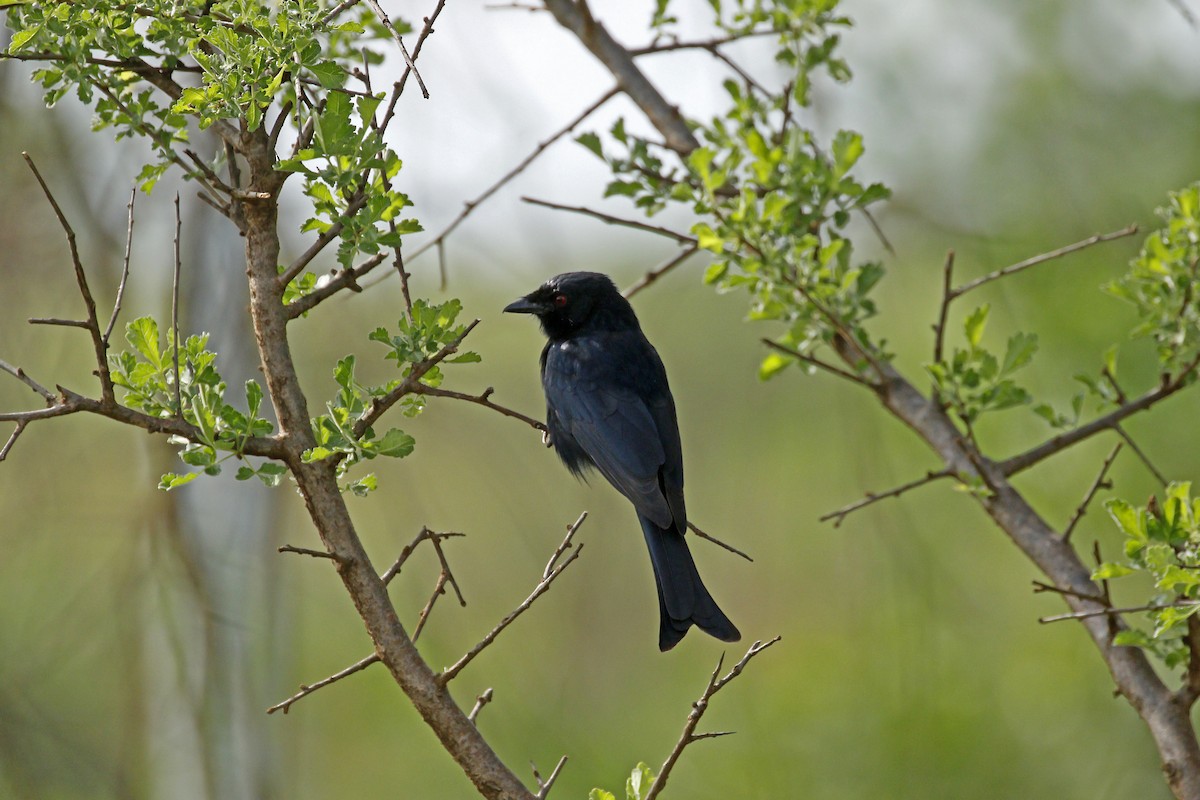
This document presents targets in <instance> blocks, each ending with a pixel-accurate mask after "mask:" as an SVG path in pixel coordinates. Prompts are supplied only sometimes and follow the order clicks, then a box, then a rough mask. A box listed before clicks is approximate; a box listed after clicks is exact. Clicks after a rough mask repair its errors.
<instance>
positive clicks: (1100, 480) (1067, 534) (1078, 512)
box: [1062, 442, 1166, 542]
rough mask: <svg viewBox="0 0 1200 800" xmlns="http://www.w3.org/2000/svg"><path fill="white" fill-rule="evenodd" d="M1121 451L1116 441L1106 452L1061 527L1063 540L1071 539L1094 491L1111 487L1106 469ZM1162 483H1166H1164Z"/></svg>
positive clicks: (1119, 444) (1093, 495)
mask: <svg viewBox="0 0 1200 800" xmlns="http://www.w3.org/2000/svg"><path fill="white" fill-rule="evenodd" d="M1120 452H1121V443H1120V442H1117V446H1116V447H1114V448H1113V449H1112V452H1111V453H1109V454H1108V458H1106V459H1104V465H1103V466H1101V467H1100V474H1098V475H1097V476H1096V480H1094V481H1092V485H1091V486H1090V487H1088V490H1087V494H1085V495H1084V496H1083V502H1081V503H1080V504H1079V507H1078V508H1076V509H1075V513H1074V514H1072V515H1071V519H1070V520H1069V521H1068V522H1067V527H1065V528H1064V529H1063V534H1062V538H1063V541H1064V542H1069V541H1070V540H1071V534H1072V533H1073V532H1074V531H1075V526H1076V525H1078V524H1079V520H1081V519H1083V515H1084V514H1086V513H1087V509H1088V506H1089V505H1091V502H1092V498H1094V497H1095V496H1096V492H1098V491H1100V490H1101V489H1111V488H1112V483H1111V482H1110V481H1106V480H1104V478H1105V476H1106V475H1108V469H1109V467H1111V466H1112V465H1113V461H1115V460H1116V458H1117V454H1118V453H1120ZM1163 485H1166V484H1165V483H1164V484H1163Z"/></svg>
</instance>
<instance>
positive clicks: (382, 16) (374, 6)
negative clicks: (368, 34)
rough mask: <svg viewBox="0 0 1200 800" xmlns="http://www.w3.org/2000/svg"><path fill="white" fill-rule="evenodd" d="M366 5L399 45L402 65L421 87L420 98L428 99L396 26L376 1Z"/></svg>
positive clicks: (367, 0)
mask: <svg viewBox="0 0 1200 800" xmlns="http://www.w3.org/2000/svg"><path fill="white" fill-rule="evenodd" d="M366 3H367V5H369V6H370V7H371V10H372V11H374V12H375V16H377V17H379V21H380V22H382V23H383V27H385V28H387V29H388V33H390V34H392V38H393V39H395V40H396V44H398V45H400V55H402V56H404V63H405V64H407V65H408V68H409V69H410V70H412V74H413V77H415V78H416V79H417V86H419V87H421V96H422V97H424V98H425V99H426V100H428V99H429V90H428V89H426V88H425V81H424V80H422V79H421V73H420V72H419V71H418V70H417V65H416V62H414V61H413V57H412V56H410V55H409V54H408V48H407V47H405V46H404V39H402V38H401V37H400V31H398V30H396V26H395V25H393V24H392V21H391V20H390V19H388V15H387V12H385V11H384V10H383V7H382V6H380V5H379V3H378V2H377V0H366Z"/></svg>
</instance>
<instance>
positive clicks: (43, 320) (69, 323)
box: [29, 317, 91, 331]
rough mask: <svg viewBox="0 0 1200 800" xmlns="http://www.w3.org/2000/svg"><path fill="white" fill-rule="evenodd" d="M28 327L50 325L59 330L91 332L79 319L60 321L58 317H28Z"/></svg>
mask: <svg viewBox="0 0 1200 800" xmlns="http://www.w3.org/2000/svg"><path fill="white" fill-rule="evenodd" d="M29 324H30V325H51V326H58V327H60V328H82V329H83V330H85V331H86V330H91V326H89V325H88V324H87V323H86V322H84V321H83V320H81V319H60V318H59V317H30V318H29Z"/></svg>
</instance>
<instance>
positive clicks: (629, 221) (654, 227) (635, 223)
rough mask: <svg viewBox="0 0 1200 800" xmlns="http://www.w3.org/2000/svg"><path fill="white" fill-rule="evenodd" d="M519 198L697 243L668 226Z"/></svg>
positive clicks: (546, 201) (687, 242) (691, 243)
mask: <svg viewBox="0 0 1200 800" xmlns="http://www.w3.org/2000/svg"><path fill="white" fill-rule="evenodd" d="M521 200H522V201H523V202H526V203H532V204H533V205H535V206H545V207H546V208H552V209H555V210H556V211H570V212H572V213H575V214H584V215H586V216H589V217H594V218H595V219H598V220H600V221H601V222H605V223H607V224H609V225H622V226H624V227H626V228H633V229H634V230H639V231H647V232H649V233H657V234H658V235H659V236H666V237H667V238H668V239H674V240H675V241H677V242H679V243H680V244H687V245H696V244H697V242H696V238H695V237H694V236H688V235H687V234H686V233H679V232H678V231H673V230H671V229H670V228H663V227H661V226H659V225H651V224H649V223H647V222H641V221H640V220H636V219H623V218H621V217H614V216H613V215H612V214H605V213H604V212H603V211H595V210H593V209H590V208H585V207H583V206H565V205H562V204H561V203H552V202H550V201H549V200H538V199H537V198H536V197H522V198H521Z"/></svg>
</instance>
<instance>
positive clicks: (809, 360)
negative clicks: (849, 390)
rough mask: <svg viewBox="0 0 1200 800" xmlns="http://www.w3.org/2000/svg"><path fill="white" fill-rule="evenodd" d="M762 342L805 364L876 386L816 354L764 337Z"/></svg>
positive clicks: (850, 379) (868, 385) (858, 382)
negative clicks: (802, 351)
mask: <svg viewBox="0 0 1200 800" xmlns="http://www.w3.org/2000/svg"><path fill="white" fill-rule="evenodd" d="M762 343H763V344H765V345H766V346H767V347H769V348H771V349H772V350H778V351H779V352H781V353H784V354H785V355H789V356H791V357H792V358H794V359H796V360H797V361H802V362H803V363H805V364H811V365H812V366H814V367H816V368H817V369H822V370H825V371H826V372H828V373H829V374H831V375H837V376H838V377H839V378H845V379H846V380H848V381H853V382H854V383H857V384H860V385H862V386H866V387H868V388H871V389H873V388H875V384H873V383H871V382H870V381H869V380H867V379H866V378H864V377H862V376H861V375H855V374H854V373H853V372H850V371H848V370H844V369H842V368H841V367H838V366H835V365H833V364H830V363H827V362H825V361H822V360H821V359H819V358H817V357H815V356H810V355H807V354H805V353H801V352H800V351H799V350H796V349H794V348H791V347H787V346H786V345H782V344H780V343H779V342H775V341H772V340H770V339H765V338H764V339H763V340H762Z"/></svg>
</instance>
